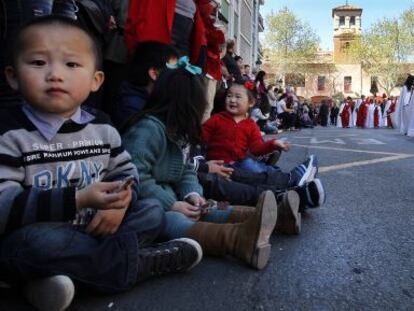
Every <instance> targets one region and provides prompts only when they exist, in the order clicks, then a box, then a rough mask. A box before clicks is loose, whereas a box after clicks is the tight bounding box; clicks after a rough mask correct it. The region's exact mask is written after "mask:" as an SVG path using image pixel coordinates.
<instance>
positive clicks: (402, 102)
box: [394, 85, 414, 136]
mask: <svg viewBox="0 0 414 311" xmlns="http://www.w3.org/2000/svg"><path fill="white" fill-rule="evenodd" d="M395 110H396V113H394V116H395V118H394V121H395V125H396V127H398V129H399V131H400V133H401V134H403V135H406V134H407V135H408V132H410V135H409V136H414V95H413V90H411V91H409V90H408V89H407V87H406V86H405V85H404V86H403V88H402V90H401V95H400V98H399V99H398V102H397V107H396V109H395Z"/></svg>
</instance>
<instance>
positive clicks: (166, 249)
mask: <svg viewBox="0 0 414 311" xmlns="http://www.w3.org/2000/svg"><path fill="white" fill-rule="evenodd" d="M139 252H140V253H139V255H138V281H143V280H145V279H148V278H150V277H153V276H160V275H164V274H168V273H174V272H185V271H189V270H191V269H192V268H194V267H195V266H196V265H197V264H198V263H199V262H200V261H201V258H202V257H203V251H202V249H201V246H200V244H198V242H197V241H195V240H192V239H188V238H181V239H175V240H171V241H168V242H164V243H159V244H154V245H151V246H148V247H145V248H141V249H140V250H139Z"/></svg>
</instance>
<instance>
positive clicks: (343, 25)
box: [332, 1, 362, 64]
mask: <svg viewBox="0 0 414 311" xmlns="http://www.w3.org/2000/svg"><path fill="white" fill-rule="evenodd" d="M361 15H362V9H361V8H357V7H354V6H351V5H348V1H347V4H346V5H342V6H339V7H336V8H334V9H332V18H333V24H334V62H335V63H336V64H352V63H353V61H352V59H351V57H350V56H349V55H348V49H349V47H350V46H351V45H352V42H353V41H354V40H355V39H356V37H358V36H360V35H361Z"/></svg>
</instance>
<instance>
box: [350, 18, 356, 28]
mask: <svg viewBox="0 0 414 311" xmlns="http://www.w3.org/2000/svg"><path fill="white" fill-rule="evenodd" d="M349 25H350V26H355V16H351V19H350V20H349Z"/></svg>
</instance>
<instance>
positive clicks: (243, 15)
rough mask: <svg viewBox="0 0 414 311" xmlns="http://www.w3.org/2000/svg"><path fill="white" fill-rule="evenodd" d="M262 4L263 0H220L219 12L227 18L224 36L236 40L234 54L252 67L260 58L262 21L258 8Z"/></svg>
mask: <svg viewBox="0 0 414 311" xmlns="http://www.w3.org/2000/svg"><path fill="white" fill-rule="evenodd" d="M263 4H264V1H263V0H221V8H222V9H221V13H222V14H223V16H224V17H225V18H226V19H227V20H228V24H227V27H226V28H227V34H226V38H228V39H230V38H231V39H234V40H235V41H236V54H238V55H240V56H242V57H243V60H244V63H246V64H249V65H250V66H252V67H254V64H255V62H256V61H257V60H258V59H259V58H260V43H259V32H260V31H263V25H262V24H263V22H262V21H261V20H259V19H260V12H259V10H260V6H261V5H263Z"/></svg>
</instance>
